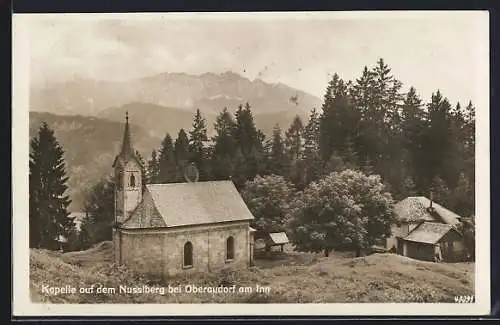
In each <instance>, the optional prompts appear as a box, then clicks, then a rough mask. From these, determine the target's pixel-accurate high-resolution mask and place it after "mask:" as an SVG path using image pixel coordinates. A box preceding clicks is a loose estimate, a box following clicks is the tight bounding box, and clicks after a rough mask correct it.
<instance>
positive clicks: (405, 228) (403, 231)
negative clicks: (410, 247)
mask: <svg viewBox="0 0 500 325" xmlns="http://www.w3.org/2000/svg"><path fill="white" fill-rule="evenodd" d="M417 226H418V223H403V224H401V225H400V226H397V225H395V224H393V225H392V226H391V236H390V237H389V238H387V239H386V248H387V249H389V250H390V249H392V248H393V247H394V249H395V250H396V251H401V247H398V240H397V238H396V237H406V236H407V235H408V234H409V233H410V231H412V230H413V229H415V228H416V227H417Z"/></svg>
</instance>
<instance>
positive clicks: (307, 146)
mask: <svg viewBox="0 0 500 325" xmlns="http://www.w3.org/2000/svg"><path fill="white" fill-rule="evenodd" d="M319 137H320V119H319V114H318V113H317V111H316V109H314V108H313V109H312V110H311V113H310V114H309V119H308V122H307V124H306V127H305V128H304V151H303V152H302V159H301V161H300V167H299V168H298V169H299V170H300V174H301V177H300V178H299V179H300V182H297V183H295V185H296V186H297V188H299V189H302V188H304V187H305V186H306V185H308V184H309V183H310V182H313V181H316V180H318V179H319V177H320V175H321V173H322V169H323V164H322V161H321V156H320V151H319Z"/></svg>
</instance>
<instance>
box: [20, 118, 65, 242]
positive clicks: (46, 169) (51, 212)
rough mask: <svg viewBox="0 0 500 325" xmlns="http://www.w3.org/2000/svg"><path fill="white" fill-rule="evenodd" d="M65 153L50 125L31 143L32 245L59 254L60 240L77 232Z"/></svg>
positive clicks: (42, 129)
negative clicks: (55, 251)
mask: <svg viewBox="0 0 500 325" xmlns="http://www.w3.org/2000/svg"><path fill="white" fill-rule="evenodd" d="M67 181H68V178H67V177H66V170H65V162H64V150H63V148H62V146H61V145H60V144H59V142H58V141H57V139H56V137H55V136H54V131H52V130H51V129H50V128H49V126H48V125H47V123H45V122H44V123H42V125H41V127H40V129H39V131H38V136H37V137H34V138H32V139H31V152H30V161H29V194H30V195H29V207H30V209H29V210H30V214H29V228H30V234H29V235H30V238H29V241H30V243H29V245H30V247H32V248H45V249H52V250H55V249H57V248H58V240H59V239H60V238H61V236H62V237H66V238H68V237H69V235H70V234H71V232H72V231H73V228H74V223H73V221H72V219H70V218H68V216H69V213H68V206H69V204H70V203H71V200H70V199H69V196H68V195H67V194H65V193H66V191H67V189H68V187H67V185H66V183H67Z"/></svg>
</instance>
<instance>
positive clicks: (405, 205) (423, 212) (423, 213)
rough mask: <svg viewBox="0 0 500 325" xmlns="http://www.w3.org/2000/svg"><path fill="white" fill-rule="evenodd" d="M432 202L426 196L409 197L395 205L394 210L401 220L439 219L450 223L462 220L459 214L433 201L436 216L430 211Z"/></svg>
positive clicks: (432, 220)
mask: <svg viewBox="0 0 500 325" xmlns="http://www.w3.org/2000/svg"><path fill="white" fill-rule="evenodd" d="M430 203H431V201H430V200H429V199H428V198H426V197H425V196H412V197H407V198H406V199H404V200H401V201H399V202H398V203H396V204H395V205H394V212H395V213H396V215H397V216H398V218H399V219H400V220H401V221H406V222H418V221H431V222H434V221H437V222H442V223H446V224H450V225H454V224H457V223H459V222H460V216H459V215H457V214H456V213H454V212H452V211H450V210H448V209H446V208H444V207H443V206H441V205H439V204H437V203H436V202H434V201H433V202H432V207H433V208H434V213H435V215H436V216H434V215H433V214H431V213H430V212H429V211H428V208H429V207H430ZM439 219H440V220H439Z"/></svg>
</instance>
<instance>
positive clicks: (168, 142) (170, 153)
mask: <svg viewBox="0 0 500 325" xmlns="http://www.w3.org/2000/svg"><path fill="white" fill-rule="evenodd" d="M178 178H179V175H178V170H177V164H176V161H175V154H174V144H173V141H172V137H171V136H170V134H168V133H167V134H166V135H165V138H163V141H162V142H161V148H160V156H159V157H158V176H157V177H156V179H157V183H160V184H162V183H173V182H176V181H177V180H178Z"/></svg>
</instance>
